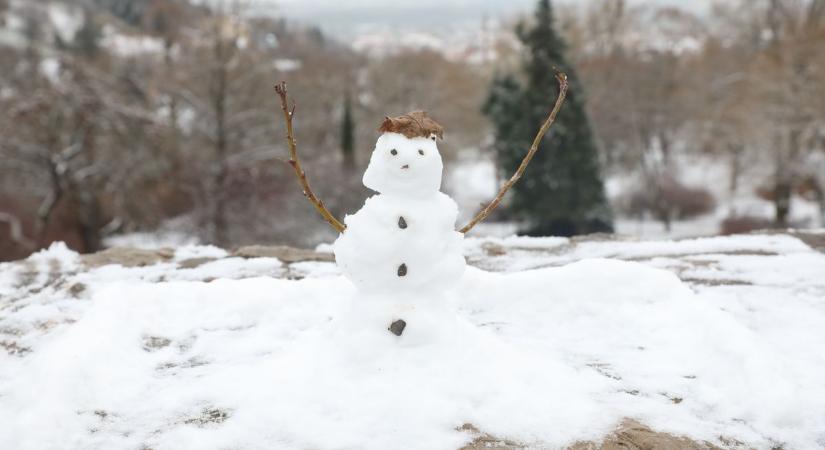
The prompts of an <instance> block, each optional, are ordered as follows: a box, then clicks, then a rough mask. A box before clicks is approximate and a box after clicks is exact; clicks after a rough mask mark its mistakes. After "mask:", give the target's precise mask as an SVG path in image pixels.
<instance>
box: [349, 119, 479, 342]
mask: <svg viewBox="0 0 825 450" xmlns="http://www.w3.org/2000/svg"><path fill="white" fill-rule="evenodd" d="M379 132H381V133H382V134H381V136H380V137H379V138H378V141H377V142H376V144H375V150H373V152H372V156H371V158H370V163H369V165H368V166H367V170H366V172H365V173H364V178H363V183H364V185H365V186H366V187H368V188H369V189H371V190H373V191H375V192H376V194H375V195H373V196H372V197H370V198H368V199H367V200H366V202H365V203H364V206H363V207H362V208H361V209H360V210H358V212H356V213H355V214H351V215H348V216H347V217H346V218H345V219H344V223H345V225H346V231H345V232H343V233H342V234H341V235H340V236H339V237H338V239H337V240H336V241H335V244H334V253H335V260H336V262H337V263H338V266H339V267H340V268H341V270H342V272H343V273H344V275H345V276H346V277H347V278H348V279H349V280H351V281H352V282H353V284H355V286H356V287H357V288H358V289H359V291H360V292H361V293H362V294H363V295H364V296H365V297H368V298H371V299H382V301H383V302H385V304H387V305H388V307H387V308H386V309H387V314H388V315H389V316H390V317H389V318H388V321H389V329H390V331H392V332H393V333H394V334H396V335H401V333H402V332H403V331H404V328H405V327H406V321H405V320H404V318H403V317H402V316H403V315H404V314H405V313H413V311H414V310H415V309H416V308H417V307H421V306H422V305H424V306H425V307H433V306H436V305H434V303H438V302H439V301H443V298H444V294H445V293H446V292H448V291H449V290H450V289H451V288H452V287H454V286H455V285H456V284H457V282H458V280H460V278H461V275H462V273H463V272H464V268H465V261H464V256H463V255H462V240H463V236H464V235H463V234H462V233H460V232H458V231H456V229H455V221H456V217H457V215H458V207H457V205H456V203H455V202H454V201H453V200H452V199H451V198H450V197H449V196H447V195H446V194H444V193H443V192H441V191H440V188H441V177H442V169H443V164H442V160H441V154H440V153H439V151H438V146H437V144H436V140H437V139H440V138H442V134H443V129H442V128H441V126H440V125H438V124H437V123H436V122H435V121H433V120H432V119H431V118H429V117H427V114H426V113H424V112H422V111H415V112H411V113H409V114H406V115H404V116H400V117H396V118H389V117H388V118H386V119H384V121H383V123H382V124H381V126H380V127H379ZM379 304H380V302H379Z"/></svg>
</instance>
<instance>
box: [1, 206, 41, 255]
mask: <svg viewBox="0 0 825 450" xmlns="http://www.w3.org/2000/svg"><path fill="white" fill-rule="evenodd" d="M0 222H5V223H7V224H8V225H9V235H10V237H11V240H12V241H14V242H17V243H18V244H20V245H22V246H23V247H25V248H26V249H29V250H31V249H33V248H34V247H35V244H34V242H33V241H31V240H30V239H29V238H27V237H26V236H25V235H24V234H23V226H22V225H21V224H20V219H18V218H17V216H15V215H13V214H10V213H6V212H3V211H0Z"/></svg>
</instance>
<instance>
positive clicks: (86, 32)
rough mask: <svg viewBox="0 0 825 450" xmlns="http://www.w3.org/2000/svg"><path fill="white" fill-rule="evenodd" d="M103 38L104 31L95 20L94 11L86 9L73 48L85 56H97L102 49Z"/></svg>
mask: <svg viewBox="0 0 825 450" xmlns="http://www.w3.org/2000/svg"><path fill="white" fill-rule="evenodd" d="M102 38H103V32H102V31H101V29H100V25H98V23H97V21H96V20H95V14H94V12H92V11H89V10H86V11H85V13H84V15H83V26H81V27H80V29H79V30H77V34H75V36H74V42H73V43H72V47H73V49H74V50H75V51H77V52H78V53H80V54H81V55H83V56H86V57H89V58H93V57H95V56H97V54H98V51H99V50H100V40H101V39H102Z"/></svg>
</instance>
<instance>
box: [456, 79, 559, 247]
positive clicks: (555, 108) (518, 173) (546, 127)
mask: <svg viewBox="0 0 825 450" xmlns="http://www.w3.org/2000/svg"><path fill="white" fill-rule="evenodd" d="M556 80H558V82H559V95H558V97H556V104H555V105H554V106H553V110H552V111H550V115H549V116H547V119H546V120H545V121H544V123H543V124H542V126H541V128H539V131H538V133H537V134H536V137H535V138H534V139H533V145H531V146H530V151H528V152H527V154H526V155H525V156H524V159H523V160H521V164H519V166H518V169H517V170H516V173H514V174H513V176H512V177H510V179H509V180H507V182H506V183H504V185H503V186H501V190H499V191H498V194H496V197H495V198H494V199H493V201H491V202H490V204H489V205H487V206H486V207H485V208H484V209H482V210H481V211H480V212H479V213H478V214H476V216H475V217H473V220H471V221H470V222H469V223H468V224H467V225H464V227H463V228H461V230H459V231H461V232H462V233H467V232H468V231H470V230H471V229H472V228H473V227H474V226H476V225H477V224H478V223H479V222H481V221H482V220H484V219H486V218H487V216H489V215H490V213H491V212H493V210H494V209H496V207H497V206H498V204H499V203H501V200H502V199H503V198H504V194H506V193H507V191H509V190H510V188H511V187H513V185H514V184H516V182H517V181H518V180H519V179H520V178H521V176H522V175H523V174H524V170H525V169H527V165H528V164H530V160H531V159H533V155H535V154H536V151H537V150H538V149H539V144H540V143H541V140H542V139H543V138H544V135H545V133H547V130H549V129H550V126H551V125H553V122H554V121H555V120H556V115H557V114H558V113H559V109H561V105H562V103H564V98H565V96H566V95H567V75H565V74H564V73H562V72H556Z"/></svg>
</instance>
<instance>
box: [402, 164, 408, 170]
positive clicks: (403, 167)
mask: <svg viewBox="0 0 825 450" xmlns="http://www.w3.org/2000/svg"><path fill="white" fill-rule="evenodd" d="M401 168H402V169H409V168H410V165H409V164H404V165H403V166H401Z"/></svg>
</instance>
